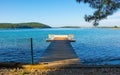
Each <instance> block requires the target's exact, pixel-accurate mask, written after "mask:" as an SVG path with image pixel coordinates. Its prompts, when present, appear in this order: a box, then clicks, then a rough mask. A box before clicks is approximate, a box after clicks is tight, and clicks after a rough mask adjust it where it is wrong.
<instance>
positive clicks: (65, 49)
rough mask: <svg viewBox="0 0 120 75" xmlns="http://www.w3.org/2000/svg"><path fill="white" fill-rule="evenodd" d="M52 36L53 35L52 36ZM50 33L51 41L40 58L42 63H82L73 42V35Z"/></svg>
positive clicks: (49, 38) (49, 39)
mask: <svg viewBox="0 0 120 75" xmlns="http://www.w3.org/2000/svg"><path fill="white" fill-rule="evenodd" d="M51 36H52V37H51ZM51 36H50V35H49V36H48V39H47V40H46V41H47V42H51V43H50V45H49V46H48V48H47V49H46V50H45V52H44V53H43V55H42V56H41V58H40V61H39V62H40V63H47V64H49V63H54V64H56V65H58V64H59V65H60V64H62V65H64V66H65V65H70V64H80V61H79V58H78V57H77V55H76V53H75V51H74V49H73V47H72V45H71V44H70V43H71V42H75V40H74V39H73V36H72V35H54V36H53V35H51Z"/></svg>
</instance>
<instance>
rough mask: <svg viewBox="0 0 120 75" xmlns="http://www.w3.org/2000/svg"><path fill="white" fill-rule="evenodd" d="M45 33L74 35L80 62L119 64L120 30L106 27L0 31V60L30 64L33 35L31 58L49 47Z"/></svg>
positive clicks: (86, 63)
mask: <svg viewBox="0 0 120 75" xmlns="http://www.w3.org/2000/svg"><path fill="white" fill-rule="evenodd" d="M48 34H74V38H75V39H76V42H74V43H72V46H73V48H74V50H75V52H76V53H77V55H78V57H79V58H80V61H81V63H82V64H83V65H106V64H108V65H120V30H115V29H107V28H101V29H100V28H99V29H98V28H78V29H76V28H71V29H70V28H69V29H67V28H63V29H62V28H53V29H16V30H15V29H14V30H12V29H8V30H5V29H2V30H0V62H21V63H31V53H30V48H31V46H30V45H31V43H30V38H33V50H34V61H35V62H36V63H37V62H38V61H39V58H40V56H41V55H42V53H43V52H44V51H45V49H46V48H47V47H48V46H49V44H50V43H47V42H46V39H47V37H48Z"/></svg>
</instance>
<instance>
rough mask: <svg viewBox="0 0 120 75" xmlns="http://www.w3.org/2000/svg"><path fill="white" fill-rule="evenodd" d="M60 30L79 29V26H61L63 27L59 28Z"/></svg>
mask: <svg viewBox="0 0 120 75" xmlns="http://www.w3.org/2000/svg"><path fill="white" fill-rule="evenodd" d="M60 28H81V27H80V26H63V27H60Z"/></svg>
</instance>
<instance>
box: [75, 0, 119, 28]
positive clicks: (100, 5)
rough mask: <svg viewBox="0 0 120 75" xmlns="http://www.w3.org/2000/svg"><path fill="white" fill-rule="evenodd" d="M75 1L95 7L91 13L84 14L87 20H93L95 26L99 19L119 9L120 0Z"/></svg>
mask: <svg viewBox="0 0 120 75" xmlns="http://www.w3.org/2000/svg"><path fill="white" fill-rule="evenodd" d="M76 1H77V2H79V3H81V2H83V3H87V4H89V5H90V7H91V8H94V9H95V12H94V13H93V14H92V15H85V20H86V21H87V22H91V21H93V25H94V26H97V25H98V24H99V21H100V20H102V19H105V18H107V17H108V16H109V15H112V14H113V13H114V12H116V11H117V10H118V9H120V0H76Z"/></svg>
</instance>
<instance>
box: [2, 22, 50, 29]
mask: <svg viewBox="0 0 120 75" xmlns="http://www.w3.org/2000/svg"><path fill="white" fill-rule="evenodd" d="M0 28H51V27H50V26H48V25H45V24H42V23H37V22H29V23H0Z"/></svg>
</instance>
